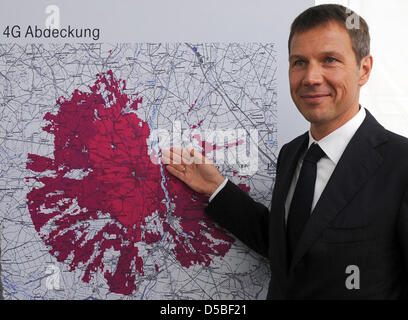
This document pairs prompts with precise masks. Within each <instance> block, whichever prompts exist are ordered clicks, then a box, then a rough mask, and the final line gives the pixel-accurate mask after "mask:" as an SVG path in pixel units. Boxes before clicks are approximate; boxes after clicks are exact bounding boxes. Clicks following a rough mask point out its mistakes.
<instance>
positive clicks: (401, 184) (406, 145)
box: [164, 5, 408, 299]
mask: <svg viewBox="0 0 408 320" xmlns="http://www.w3.org/2000/svg"><path fill="white" fill-rule="evenodd" d="M351 14H353V12H350V11H348V10H347V9H346V8H345V7H342V6H338V5H322V6H316V7H312V8H310V9H308V10H306V11H305V12H303V13H302V14H301V15H300V16H298V17H297V18H296V19H295V21H294V22H293V24H292V29H291V34H290V37H289V56H290V58H289V62H290V67H289V79H290V89H291V96H292V99H293V101H294V102H295V104H296V106H297V108H298V109H299V111H300V112H301V114H302V115H303V116H304V117H305V118H306V119H307V120H308V121H309V122H310V130H309V132H307V133H305V134H303V135H301V136H299V137H297V138H296V139H294V140H293V141H291V142H289V143H288V144H286V145H284V146H283V147H282V149H281V151H280V153H279V156H278V161H277V165H276V166H277V167H276V169H277V170H276V181H275V186H274V191H273V196H272V203H271V210H270V211H269V210H268V208H266V207H265V206H263V205H262V204H260V203H257V202H255V201H254V200H253V199H252V198H250V197H249V196H248V195H247V194H246V193H244V192H243V191H241V189H240V188H238V187H237V186H236V185H234V184H233V183H232V182H230V181H229V180H228V179H225V178H224V177H222V175H221V174H220V173H219V171H218V170H217V168H216V167H215V166H214V165H208V164H199V163H198V162H199V161H197V160H200V161H201V162H202V160H203V159H202V158H201V156H199V155H198V154H197V153H194V151H191V152H186V150H179V149H176V148H173V149H172V150H171V152H169V153H166V152H164V159H165V160H167V161H171V162H172V163H171V164H169V165H168V166H167V169H168V171H169V172H170V173H172V174H174V175H175V176H176V177H178V178H179V179H181V180H182V181H184V182H185V183H186V184H187V185H189V186H190V187H191V188H193V189H194V190H196V191H198V192H201V193H205V194H208V195H211V198H210V203H209V205H208V207H207V208H206V213H207V214H208V215H210V216H211V217H213V218H214V219H215V220H216V221H217V222H218V223H219V224H220V225H222V226H223V227H225V228H226V229H228V230H229V231H231V232H232V233H233V234H235V235H236V236H237V237H238V238H239V239H241V240H242V241H243V242H244V243H245V244H247V245H248V246H249V247H250V248H252V249H254V250H255V251H257V252H258V253H260V254H262V255H264V256H265V257H268V259H269V261H270V267H271V281H270V284H269V290H268V296H267V298H268V299H400V298H405V297H406V296H407V290H408V161H407V160H408V139H406V138H403V137H401V136H398V135H396V134H394V133H392V132H390V131H387V130H386V129H384V128H383V127H382V126H381V125H380V124H379V123H378V122H377V121H376V120H375V119H374V117H373V116H372V115H371V114H370V113H369V112H368V110H365V109H364V108H363V107H361V106H360V104H359V94H360V89H361V87H362V86H363V85H364V84H365V83H366V82H367V81H368V79H369V75H370V72H371V68H372V64H373V59H372V57H371V55H370V51H369V48H370V37H369V32H368V26H367V24H366V22H365V21H364V19H362V18H361V17H360V21H359V28H358V29H350V28H349V26H348V22H349V21H348V18H349V17H350V15H351ZM186 153H187V154H188V155H187V157H186ZM188 156H191V157H193V158H194V159H195V160H196V161H195V162H194V163H192V164H187V163H191V160H189V162H187V161H185V159H187V158H188ZM204 160H205V159H204Z"/></svg>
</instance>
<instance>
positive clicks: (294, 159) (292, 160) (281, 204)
mask: <svg viewBox="0 0 408 320" xmlns="http://www.w3.org/2000/svg"><path fill="white" fill-rule="evenodd" d="M308 142H309V135H308V133H307V132H306V133H305V134H303V135H301V136H299V137H298V138H296V139H295V140H294V141H293V142H292V143H290V144H289V145H288V146H287V150H285V151H283V152H282V156H281V157H282V159H281V161H280V162H281V163H280V167H279V177H278V178H277V180H276V181H275V187H274V188H275V190H274V193H275V195H276V197H275V198H274V199H273V200H272V207H271V224H270V226H271V231H270V235H271V238H272V241H271V247H272V248H271V252H272V254H273V256H274V257H275V259H274V261H273V263H272V265H273V266H274V267H276V269H275V268H274V269H275V270H276V271H275V272H276V273H279V276H278V279H281V281H282V284H283V288H285V287H286V285H285V283H284V281H283V280H284V279H286V277H287V270H288V269H287V268H288V267H287V255H286V254H287V253H286V250H287V249H286V226H285V201H286V196H287V194H288V191H289V188H290V185H291V182H292V178H293V174H294V172H295V169H296V166H297V163H298V160H299V158H300V156H301V154H302V153H303V152H304V151H305V150H306V148H307V145H308Z"/></svg>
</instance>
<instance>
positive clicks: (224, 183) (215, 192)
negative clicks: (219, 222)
mask: <svg viewBox="0 0 408 320" xmlns="http://www.w3.org/2000/svg"><path fill="white" fill-rule="evenodd" d="M227 182H228V178H225V179H224V181H223V182H222V183H221V184H220V185H219V186H218V187H217V189H215V190H214V192H213V193H212V194H211V196H210V199H208V202H211V200H212V199H214V197H215V196H216V195H217V194H218V193H219V192H220V191H221V190H222V189H223V188H224V187H225V185H226V184H227Z"/></svg>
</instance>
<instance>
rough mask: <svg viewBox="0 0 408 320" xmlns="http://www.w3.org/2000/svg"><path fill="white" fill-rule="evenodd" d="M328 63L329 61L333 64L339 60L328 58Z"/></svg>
mask: <svg viewBox="0 0 408 320" xmlns="http://www.w3.org/2000/svg"><path fill="white" fill-rule="evenodd" d="M326 61H327V62H328V63H333V62H336V61H337V59H336V58H333V57H327V58H326Z"/></svg>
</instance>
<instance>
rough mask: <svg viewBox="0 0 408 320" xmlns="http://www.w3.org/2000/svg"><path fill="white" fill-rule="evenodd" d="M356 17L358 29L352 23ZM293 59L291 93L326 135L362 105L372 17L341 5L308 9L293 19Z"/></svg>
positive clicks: (369, 60)
mask: <svg viewBox="0 0 408 320" xmlns="http://www.w3.org/2000/svg"><path fill="white" fill-rule="evenodd" d="M351 18H352V19H356V18H359V23H358V24H357V25H358V27H359V29H349V28H348V27H350V26H352V27H355V26H356V24H353V25H351V24H350V21H349V20H350V19H351ZM289 63H290V67H289V79H290V89H291V95H292V99H293V101H294V102H295V104H296V106H297V107H298V109H299V111H300V112H301V113H302V115H303V116H304V117H305V118H306V119H307V120H308V121H309V122H311V129H312V134H313V135H314V136H315V134H316V136H315V138H316V139H319V138H322V136H325V135H327V134H329V133H330V132H332V131H334V130H335V129H337V128H338V127H340V126H341V125H343V124H344V123H345V122H347V121H348V120H349V119H350V118H351V117H352V116H354V115H355V114H356V113H357V111H358V107H359V96H360V88H361V87H362V86H363V85H364V84H365V83H366V82H367V81H368V78H369V75H370V72H371V68H372V57H371V55H370V36H369V31H368V26H367V23H366V22H365V21H364V20H363V19H362V18H361V17H358V16H357V15H356V14H355V13H353V12H352V11H350V10H348V9H347V8H345V7H343V6H339V5H321V6H316V7H312V8H309V9H307V10H306V11H305V12H303V13H302V14H301V15H299V16H298V17H297V18H296V19H295V21H294V22H293V24H292V29H291V33H290V37H289Z"/></svg>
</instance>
